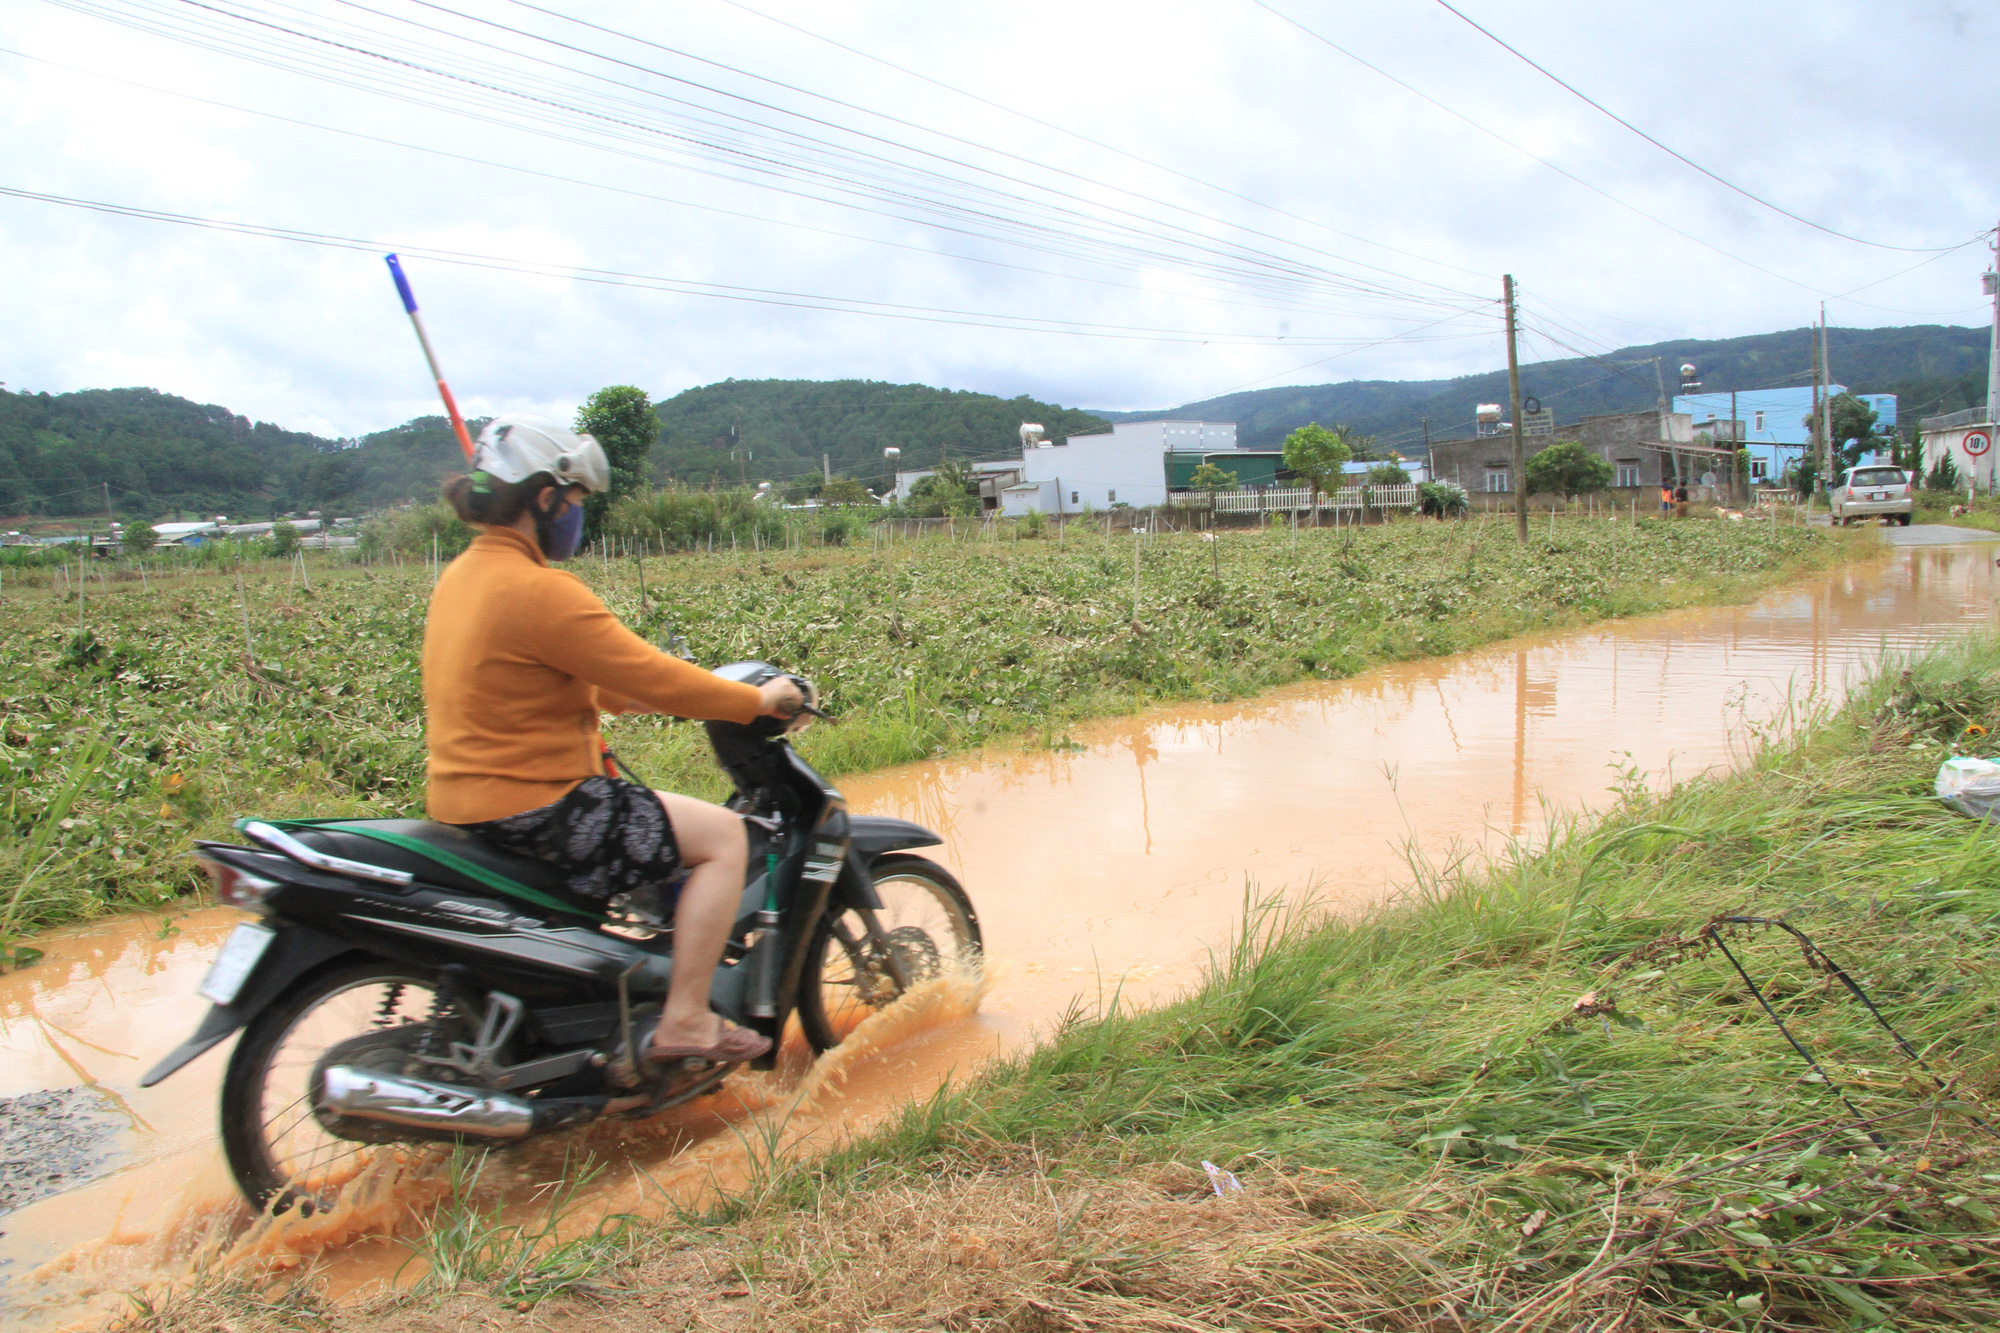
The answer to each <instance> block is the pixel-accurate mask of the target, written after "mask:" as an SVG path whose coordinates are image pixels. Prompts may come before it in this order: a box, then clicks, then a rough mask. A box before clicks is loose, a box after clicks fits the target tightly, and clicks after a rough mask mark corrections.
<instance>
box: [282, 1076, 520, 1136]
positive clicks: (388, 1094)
mask: <svg viewBox="0 0 2000 1333" xmlns="http://www.w3.org/2000/svg"><path fill="white" fill-rule="evenodd" d="M318 1109H319V1110H320V1111H321V1112H322V1113H329V1112H330V1113H332V1114H334V1115H341V1116H352V1117H353V1118H354V1119H356V1120H376V1121H380V1122H382V1123H384V1124H389V1125H401V1126H403V1127H404V1128H406V1129H428V1130H441V1131H444V1132H446V1133H451V1134H470V1135H472V1136H474V1137H476V1138H482V1139H524V1138H526V1137H528V1135H529V1134H531V1133H533V1132H534V1130H535V1107H534V1105H533V1104H532V1103H530V1102H528V1101H527V1100H526V1099H524V1098H521V1097H510V1096H508V1095H507V1094H506V1093H504V1092H485V1093H476V1092H473V1091H470V1090H468V1089H465V1088H458V1087H453V1086H452V1085H451V1084H449V1083H431V1082H428V1081H426V1080H424V1079H420V1078H403V1077H400V1076H398V1075H394V1074H376V1073H370V1072H369V1071H367V1070H365V1069H357V1068H355V1067H354V1066H353V1065H333V1066H330V1067H329V1068H328V1069H327V1070H326V1071H325V1073H323V1074H322V1075H321V1076H320V1096H319V1108H318Z"/></svg>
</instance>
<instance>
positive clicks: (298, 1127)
mask: <svg viewBox="0 0 2000 1333" xmlns="http://www.w3.org/2000/svg"><path fill="white" fill-rule="evenodd" d="M432 998H433V991H432V983H431V982H430V981H428V980H426V979H425V978H423V977H420V976H418V975H416V974H415V972H414V971H413V970H412V969H410V968H405V967H398V966H396V965H395V964H393V963H385V962H372V963H359V964H355V965H354V966H351V967H344V968H340V969H338V970H336V971H333V972H329V973H326V974H325V975H323V976H320V977H317V978H313V979H310V980H308V981H306V982H305V983H304V984H303V985H301V986H299V987H298V988H297V989H295V990H293V991H292V992H291V993H290V994H288V995H285V996H283V997H282V998H280V999H279V1000H278V1001H277V1003H275V1004H273V1005H271V1006H270V1007H268V1008H266V1009H265V1010H264V1011H263V1012H261V1013H259V1014H258V1015H257V1016H256V1017H255V1018H253V1019H251V1020H250V1022H249V1023H248V1024H247V1025H245V1027H244V1029H243V1035H242V1036H241V1037H240V1038H238V1040H237V1042H236V1050H235V1052H234V1053H233V1054H231V1056H230V1057H229V1069H228V1072H227V1073H225V1074H224V1075H223V1079H222V1148H223V1154H224V1156H226V1157H227V1158H228V1159H229V1169H230V1172H231V1173H232V1174H233V1175H234V1176H235V1177H236V1184H237V1187H238V1188H240V1189H241V1190H242V1191H243V1197H244V1198H246V1199H248V1200H249V1201H250V1205H251V1207H253V1208H256V1209H257V1210H258V1211H260V1212H267V1213H279V1212H286V1211H288V1210H290V1209H292V1208H301V1209H310V1210H313V1211H318V1210H321V1209H325V1208H329V1207H331V1206H332V1205H333V1204H334V1202H335V1201H336V1200H337V1199H338V1198H339V1197H340V1194H341V1191H342V1190H343V1189H344V1188H345V1187H346V1185H347V1184H348V1182H350V1181H352V1180H353V1179H354V1178H355V1177H356V1176H358V1175H360V1173H361V1171H362V1170H363V1169H364V1168H365V1167H366V1166H367V1165H368V1163H369V1161H370V1160H371V1159H372V1156H373V1154H375V1153H378V1152H384V1151H388V1152H393V1151H396V1149H394V1148H382V1147H376V1146H372V1145H369V1144H365V1143H353V1142H349V1141H348V1140H346V1139H339V1138H335V1137H334V1136H333V1135H331V1134H329V1133H327V1132H326V1131H325V1130H324V1129H322V1128H321V1127H320V1124H319V1121H318V1120H316V1119H314V1118H313V1094H314V1089H313V1087H312V1071H313V1066H314V1065H315V1063H316V1062H317V1061H318V1060H319V1058H320V1056H321V1055H323V1054H324V1053H325V1052H326V1050H327V1048H328V1047H330V1046H334V1045H336V1044H338V1043H340V1042H342V1041H345V1040H347V1039H348V1038H350V1037H358V1036H361V1035H362V1034H363V1033H367V1032H375V1031H380V1030H381V1029H383V1028H390V1027H396V1026H398V1025H400V1024H403V1023H420V1022H423V1021H425V1020H426V1019H428V1018H429V1017H430V1012H431V1001H432Z"/></svg>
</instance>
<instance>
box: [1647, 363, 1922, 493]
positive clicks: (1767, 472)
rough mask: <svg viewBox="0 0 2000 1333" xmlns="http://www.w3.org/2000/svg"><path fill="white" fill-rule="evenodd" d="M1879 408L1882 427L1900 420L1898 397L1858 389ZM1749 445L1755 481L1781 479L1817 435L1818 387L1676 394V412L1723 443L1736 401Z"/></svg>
mask: <svg viewBox="0 0 2000 1333" xmlns="http://www.w3.org/2000/svg"><path fill="white" fill-rule="evenodd" d="M1830 392H1832V393H1834V394H1843V393H1846V392H1847V386H1846V385H1843V384H1836V385H1833V386H1832V388H1831V390H1830ZM1854 396H1855V397H1856V398H1859V399H1860V400H1861V401H1862V402H1864V403H1866V404H1868V406H1870V407H1871V408H1873V409H1875V417H1876V422H1877V424H1878V426H1880V427H1882V428H1884V429H1887V428H1890V427H1893V426H1894V425H1895V424H1896V395H1895V394H1893V393H1858V394H1856V395H1854ZM1732 399H1733V400H1734V404H1735V410H1736V416H1735V420H1737V421H1738V422H1740V423H1742V424H1741V425H1740V426H1739V427H1738V428H1737V430H1738V432H1739V433H1740V434H1739V438H1740V439H1741V440H1742V442H1743V447H1744V448H1745V449H1748V450H1749V451H1750V475H1751V479H1752V480H1754V481H1776V480H1777V479H1778V478H1779V477H1782V476H1783V475H1784V474H1785V469H1786V468H1787V467H1790V466H1791V465H1792V464H1793V463H1794V462H1796V461H1797V460H1798V458H1799V456H1800V455H1801V454H1803V453H1804V452H1805V447H1806V443H1807V441H1808V440H1809V439H1810V438H1811V436H1810V434H1809V433H1808V432H1807V430H1806V424H1805V422H1806V418H1807V417H1808V416H1809V415H1811V413H1812V409H1813V389H1812V386H1811V385H1810V384H1801V385H1797V386H1795V387H1792V388H1785V389H1743V390H1740V391H1738V392H1737V393H1734V394H1730V393H1688V394H1680V395H1677V396H1676V397H1675V398H1674V411H1676V412H1686V413H1687V414H1688V415H1689V416H1690V417H1692V418H1693V419H1694V429H1695V433H1696V434H1701V433H1703V432H1707V433H1709V434H1712V435H1713V436H1714V437H1715V438H1716V439H1717V440H1718V441H1720V440H1724V439H1727V438H1729V436H1730V434H1731V431H1730V428H1729V425H1728V423H1729V421H1730V415H1729V413H1730V406H1731V400H1732Z"/></svg>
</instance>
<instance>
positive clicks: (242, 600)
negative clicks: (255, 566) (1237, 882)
mask: <svg viewBox="0 0 2000 1333" xmlns="http://www.w3.org/2000/svg"><path fill="white" fill-rule="evenodd" d="M236 605H237V606H239V607H241V608H242V610H243V660H244V661H246V662H249V663H251V664H252V665H253V666H254V665H255V664H256V661H257V646H256V644H255V643H254V642H252V640H251V638H250V594H249V593H247V592H245V591H244V590H243V566H242V565H240V564H239V565H237V566H236Z"/></svg>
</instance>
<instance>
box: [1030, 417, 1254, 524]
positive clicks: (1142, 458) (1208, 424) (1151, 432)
mask: <svg viewBox="0 0 2000 1333" xmlns="http://www.w3.org/2000/svg"><path fill="white" fill-rule="evenodd" d="M1235 447H1236V423H1235V422H1233V421H1121V422H1119V423H1118V424H1117V425H1115V426H1113V427H1112V428H1111V429H1110V430H1109V431H1100V432H1098V433H1097V434H1095V435H1072V436H1070V437H1069V439H1067V440H1065V441H1063V442H1061V443H1050V444H1042V445H1037V446H1035V447H1034V448H1030V449H1024V450H1022V452H1021V464H1020V466H1021V479H1020V480H1019V481H1018V482H1016V483H1014V484H1013V485H1011V486H1008V487H1007V488H1006V489H1005V490H1004V491H1002V492H1001V503H1000V508H1001V512H1002V513H1005V514H1009V515H1019V514H1028V513H1035V512H1040V513H1044V514H1075V513H1079V512H1081V511H1082V510H1084V509H1109V508H1111V507H1112V506H1113V505H1131V506H1132V507H1133V508H1134V509H1144V508H1146V507H1148V506H1151V505H1160V504H1165V503H1166V502H1167V460H1166V454H1167V452H1168V451H1169V450H1172V451H1173V452H1176V453H1202V452H1210V451H1217V450H1223V449H1234V448H1235Z"/></svg>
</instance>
